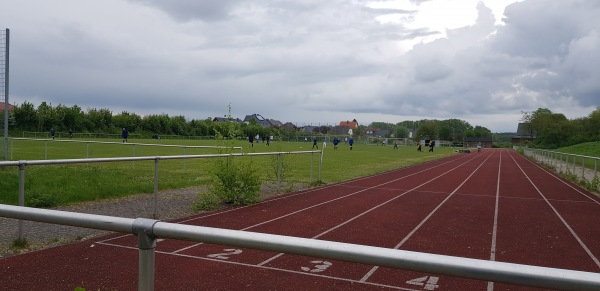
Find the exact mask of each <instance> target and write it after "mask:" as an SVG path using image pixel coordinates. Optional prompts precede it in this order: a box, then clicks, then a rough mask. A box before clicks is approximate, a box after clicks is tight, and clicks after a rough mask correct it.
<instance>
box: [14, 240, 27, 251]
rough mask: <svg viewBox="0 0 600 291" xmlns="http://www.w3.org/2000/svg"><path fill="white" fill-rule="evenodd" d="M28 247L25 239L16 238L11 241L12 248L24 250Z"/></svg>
mask: <svg viewBox="0 0 600 291" xmlns="http://www.w3.org/2000/svg"><path fill="white" fill-rule="evenodd" d="M28 245H29V242H28V241H27V239H26V238H17V239H15V240H13V242H12V245H11V246H12V247H13V248H17V249H24V248H26V247H27V246H28Z"/></svg>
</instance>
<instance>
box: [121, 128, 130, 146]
mask: <svg viewBox="0 0 600 291" xmlns="http://www.w3.org/2000/svg"><path fill="white" fill-rule="evenodd" d="M121 137H122V138H123V142H124V143H125V142H127V137H129V132H128V131H127V129H125V127H123V131H121Z"/></svg>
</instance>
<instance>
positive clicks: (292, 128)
mask: <svg viewBox="0 0 600 291" xmlns="http://www.w3.org/2000/svg"><path fill="white" fill-rule="evenodd" d="M280 128H281V129H283V130H287V131H296V130H298V128H297V127H296V126H295V125H294V124H293V123H291V122H286V123H285V124H283V125H282V126H281V127H280Z"/></svg>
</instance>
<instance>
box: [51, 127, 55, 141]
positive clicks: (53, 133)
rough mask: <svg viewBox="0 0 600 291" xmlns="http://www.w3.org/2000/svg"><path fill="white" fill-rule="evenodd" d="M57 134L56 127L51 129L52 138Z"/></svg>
mask: <svg viewBox="0 0 600 291" xmlns="http://www.w3.org/2000/svg"><path fill="white" fill-rule="evenodd" d="M55 134H56V131H54V128H51V129H50V136H52V139H54V135H55Z"/></svg>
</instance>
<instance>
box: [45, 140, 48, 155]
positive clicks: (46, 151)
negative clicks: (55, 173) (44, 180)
mask: <svg viewBox="0 0 600 291" xmlns="http://www.w3.org/2000/svg"><path fill="white" fill-rule="evenodd" d="M45 144H46V145H45V146H44V160H47V159H48V141H46V142H45Z"/></svg>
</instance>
